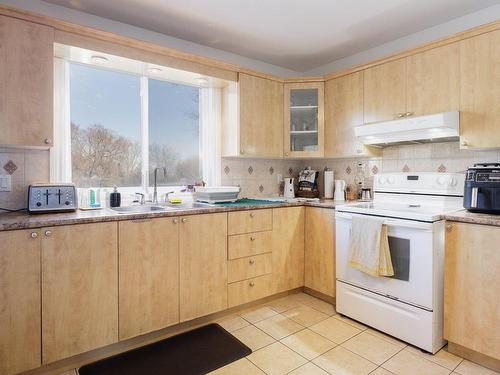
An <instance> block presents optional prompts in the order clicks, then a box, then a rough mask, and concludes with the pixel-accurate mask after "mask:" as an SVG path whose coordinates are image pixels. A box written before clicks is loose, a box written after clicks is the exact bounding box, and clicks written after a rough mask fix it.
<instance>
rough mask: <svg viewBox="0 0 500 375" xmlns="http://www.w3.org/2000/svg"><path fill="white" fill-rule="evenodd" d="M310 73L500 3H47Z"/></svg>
mask: <svg viewBox="0 0 500 375" xmlns="http://www.w3.org/2000/svg"><path fill="white" fill-rule="evenodd" d="M45 1H46V2H49V3H53V4H58V5H62V6H66V7H69V8H73V9H77V10H81V11H83V12H87V13H91V14H94V15H97V16H100V17H104V18H108V19H112V20H115V21H119V22H123V23H127V24H130V25H134V26H138V27H142V28H144V29H148V30H152V31H156V32H160V33H162V34H166V35H170V36H173V37H176V38H180V39H184V40H188V41H191V42H195V43H198V44H202V45H206V46H209V47H212V48H217V49H220V50H224V51H228V52H232V53H235V54H238V55H242V56H246V57H249V58H252V59H256V60H260V61H264V62H267V63H270V64H274V65H277V66H280V67H283V68H287V69H291V70H295V71H297V72H304V71H308V70H312V69H314V68H316V67H319V66H322V65H325V64H327V63H329V62H332V61H335V60H338V59H340V58H343V57H346V56H349V55H352V54H355V53H357V52H360V51H364V50H367V49H369V48H373V47H375V46H378V45H380V44H383V43H386V42H389V41H392V40H395V39H397V38H400V37H402V36H405V35H409V34H412V33H415V32H418V31H421V30H423V29H426V28H429V27H432V26H435V25H438V24H441V23H444V22H446V21H449V20H451V19H454V18H457V17H461V16H463V15H466V14H469V13H472V12H475V11H478V10H480V9H483V8H486V7H489V6H492V5H495V4H499V2H500V1H499V0H209V1H207V0H106V1H102V0H45Z"/></svg>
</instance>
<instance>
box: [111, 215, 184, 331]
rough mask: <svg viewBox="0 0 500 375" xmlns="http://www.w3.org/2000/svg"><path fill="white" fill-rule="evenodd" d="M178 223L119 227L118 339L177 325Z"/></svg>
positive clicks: (172, 220)
mask: <svg viewBox="0 0 500 375" xmlns="http://www.w3.org/2000/svg"><path fill="white" fill-rule="evenodd" d="M179 221H180V219H179V218H177V217H175V218H170V217H169V218H157V219H146V220H130V221H122V222H120V223H119V239H120V242H119V243H120V246H119V306H120V307H119V322H120V326H119V336H120V340H124V339H127V338H130V337H133V336H138V335H141V334H144V333H147V332H151V331H155V330H158V329H161V328H165V327H168V326H171V325H173V324H176V323H179Z"/></svg>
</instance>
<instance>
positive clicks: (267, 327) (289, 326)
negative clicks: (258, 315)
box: [255, 314, 304, 340]
mask: <svg viewBox="0 0 500 375" xmlns="http://www.w3.org/2000/svg"><path fill="white" fill-rule="evenodd" d="M255 326H257V327H258V328H260V329H261V330H263V331H264V332H265V333H267V334H268V335H271V336H272V337H274V338H275V339H276V340H281V339H282V338H284V337H286V336H289V335H291V334H292V333H295V332H298V331H300V330H302V329H304V327H303V326H301V325H300V324H299V323H296V322H294V321H293V320H292V319H288V318H287V317H286V316H283V315H281V314H278V315H275V316H272V317H270V318H268V319H266V320H262V321H260V322H258V323H255Z"/></svg>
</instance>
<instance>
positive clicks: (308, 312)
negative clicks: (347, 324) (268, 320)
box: [283, 305, 328, 327]
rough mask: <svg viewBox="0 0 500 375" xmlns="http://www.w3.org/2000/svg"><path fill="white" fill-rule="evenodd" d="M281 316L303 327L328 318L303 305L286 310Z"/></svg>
mask: <svg viewBox="0 0 500 375" xmlns="http://www.w3.org/2000/svg"><path fill="white" fill-rule="evenodd" d="M283 315H285V316H286V317H287V318H290V319H292V320H294V321H296V322H297V323H299V324H302V325H303V326H305V327H309V326H311V325H313V324H315V323H318V322H321V321H322V320H325V319H327V318H328V315H326V314H323V313H322V312H320V311H318V310H315V309H313V308H312V307H309V306H305V305H301V306H299V307H295V308H293V309H291V310H287V311H285V312H284V313H283Z"/></svg>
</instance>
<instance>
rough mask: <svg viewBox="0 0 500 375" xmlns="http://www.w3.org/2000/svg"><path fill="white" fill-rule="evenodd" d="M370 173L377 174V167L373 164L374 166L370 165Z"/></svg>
mask: <svg viewBox="0 0 500 375" xmlns="http://www.w3.org/2000/svg"><path fill="white" fill-rule="evenodd" d="M372 173H373V174H377V173H378V167H377V166H376V165H374V166H373V167H372Z"/></svg>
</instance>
